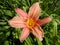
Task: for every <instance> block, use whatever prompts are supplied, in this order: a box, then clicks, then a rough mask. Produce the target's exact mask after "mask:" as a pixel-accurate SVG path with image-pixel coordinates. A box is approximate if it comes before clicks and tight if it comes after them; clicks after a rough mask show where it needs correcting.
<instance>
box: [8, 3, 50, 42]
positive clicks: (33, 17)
mask: <svg viewBox="0 0 60 45" xmlns="http://www.w3.org/2000/svg"><path fill="white" fill-rule="evenodd" d="M16 13H17V14H18V15H16V16H15V17H14V18H12V19H11V20H9V21H8V23H9V24H10V26H12V27H14V28H23V30H22V33H21V36H20V41H21V42H23V41H24V40H25V39H26V38H27V37H28V35H29V34H30V32H31V33H32V34H33V35H34V36H36V37H37V38H38V39H39V40H40V41H42V40H43V37H44V32H43V29H42V28H41V25H43V24H45V23H47V22H50V21H51V18H50V17H47V18H44V19H39V14H40V13H41V8H40V6H39V3H38V2H36V3H34V4H33V5H32V6H31V7H30V9H29V12H28V13H26V12H25V11H23V10H22V9H20V8H16Z"/></svg>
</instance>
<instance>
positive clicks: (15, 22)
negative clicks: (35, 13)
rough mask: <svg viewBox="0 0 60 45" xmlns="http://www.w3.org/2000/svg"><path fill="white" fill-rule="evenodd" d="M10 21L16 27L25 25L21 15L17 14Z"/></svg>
mask: <svg viewBox="0 0 60 45" xmlns="http://www.w3.org/2000/svg"><path fill="white" fill-rule="evenodd" d="M8 23H9V24H10V25H11V26H12V27H14V28H22V27H25V24H24V22H23V21H22V20H21V18H20V17H19V16H15V17H14V18H13V19H11V20H9V21H8Z"/></svg>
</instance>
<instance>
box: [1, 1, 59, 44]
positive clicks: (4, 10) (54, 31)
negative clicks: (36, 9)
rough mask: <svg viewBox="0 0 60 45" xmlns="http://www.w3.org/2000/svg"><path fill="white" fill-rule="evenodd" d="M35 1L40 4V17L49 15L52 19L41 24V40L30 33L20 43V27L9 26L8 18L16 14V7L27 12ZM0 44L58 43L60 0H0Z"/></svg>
mask: <svg viewBox="0 0 60 45" xmlns="http://www.w3.org/2000/svg"><path fill="white" fill-rule="evenodd" d="M35 2H39V3H40V5H41V9H42V12H41V14H40V18H41V19H42V18H44V17H47V16H50V17H52V21H51V22H50V23H47V24H45V25H44V26H42V28H43V30H44V33H45V36H44V40H43V41H42V42H41V41H39V40H38V39H37V38H36V37H34V36H33V35H32V34H30V35H29V37H28V38H27V39H26V40H25V41H24V42H23V43H21V42H20V41H19V36H20V34H21V31H22V29H16V28H12V27H10V25H9V24H8V20H9V19H11V18H13V17H14V16H15V15H16V12H15V9H16V8H17V7H19V8H21V9H23V10H24V11H26V12H28V10H29V7H30V6H31V5H32V4H33V3H35ZM0 45H60V0H0Z"/></svg>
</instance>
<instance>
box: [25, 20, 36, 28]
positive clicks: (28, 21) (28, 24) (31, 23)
mask: <svg viewBox="0 0 60 45" xmlns="http://www.w3.org/2000/svg"><path fill="white" fill-rule="evenodd" d="M26 24H27V26H28V27H29V28H32V27H34V25H35V21H34V20H33V19H28V20H27V22H26Z"/></svg>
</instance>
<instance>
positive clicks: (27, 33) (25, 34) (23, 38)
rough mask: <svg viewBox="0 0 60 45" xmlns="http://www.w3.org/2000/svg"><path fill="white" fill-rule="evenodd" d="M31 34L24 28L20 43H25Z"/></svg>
mask: <svg viewBox="0 0 60 45" xmlns="http://www.w3.org/2000/svg"><path fill="white" fill-rule="evenodd" d="M29 34H30V30H29V29H28V28H24V29H23V31H22V34H21V37H20V41H21V42H23V41H24V40H25V39H26V38H27V37H28V35H29Z"/></svg>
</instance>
